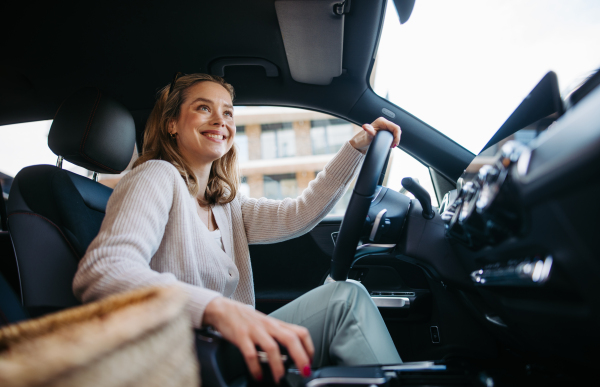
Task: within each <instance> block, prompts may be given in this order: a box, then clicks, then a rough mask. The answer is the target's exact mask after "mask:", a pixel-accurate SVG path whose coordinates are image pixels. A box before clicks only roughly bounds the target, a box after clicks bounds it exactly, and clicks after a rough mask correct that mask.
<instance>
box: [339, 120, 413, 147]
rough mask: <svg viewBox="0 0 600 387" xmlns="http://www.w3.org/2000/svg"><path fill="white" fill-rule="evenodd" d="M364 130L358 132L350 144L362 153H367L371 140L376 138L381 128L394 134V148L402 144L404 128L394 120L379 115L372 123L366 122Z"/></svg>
mask: <svg viewBox="0 0 600 387" xmlns="http://www.w3.org/2000/svg"><path fill="white" fill-rule="evenodd" d="M362 128H363V131H362V132H359V133H357V134H356V135H355V136H354V137H352V139H351V140H350V145H352V146H353V147H354V148H355V149H357V150H359V151H361V152H362V153H366V151H367V149H368V148H369V145H371V141H373V138H375V135H376V134H377V132H378V131H380V130H387V131H388V132H391V133H392V134H393V135H394V141H392V148H395V147H397V146H398V144H400V136H401V134H402V130H401V129H400V127H399V126H398V125H396V124H394V123H393V122H391V121H389V120H387V119H385V118H383V117H379V118H378V119H376V120H375V121H373V123H371V124H364V125H363V126H362Z"/></svg>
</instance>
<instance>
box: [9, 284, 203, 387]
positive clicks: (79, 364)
mask: <svg viewBox="0 0 600 387" xmlns="http://www.w3.org/2000/svg"><path fill="white" fill-rule="evenodd" d="M186 299H187V296H186V295H185V293H184V292H183V291H182V290H181V289H180V288H179V287H177V286H173V287H167V288H146V289H140V290H135V291H132V292H128V293H124V294H118V295H115V296H111V297H108V298H106V299H104V300H101V301H99V302H95V303H92V304H88V305H83V306H80V307H76V308H72V309H68V310H65V311H62V312H59V313H55V314H51V315H47V316H44V317H42V318H39V319H34V320H28V321H24V322H21V323H19V324H15V325H10V326H7V327H4V328H3V329H0V386H3V387H33V386H53V387H54V386H61V387H62V386H64V387H71V386H72V387H82V386H94V387H105V386H106V387H108V386H111V387H113V386H144V387H154V386H157V387H158V386H161V387H163V386H174V387H179V386H194V387H196V386H199V384H200V381H199V368H198V367H199V366H198V362H197V359H196V354H195V349H194V339H193V330H192V326H191V321H190V317H189V315H188V314H187V312H186V310H185V305H186Z"/></svg>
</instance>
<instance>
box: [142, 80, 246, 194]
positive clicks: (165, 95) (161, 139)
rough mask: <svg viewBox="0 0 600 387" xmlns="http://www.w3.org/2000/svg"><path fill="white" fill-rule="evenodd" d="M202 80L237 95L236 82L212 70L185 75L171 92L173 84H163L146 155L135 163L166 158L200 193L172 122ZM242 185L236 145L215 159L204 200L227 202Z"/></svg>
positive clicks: (146, 135) (150, 124) (148, 129)
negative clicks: (171, 131) (226, 79)
mask: <svg viewBox="0 0 600 387" xmlns="http://www.w3.org/2000/svg"><path fill="white" fill-rule="evenodd" d="M199 82H214V83H217V84H219V85H221V86H223V87H224V88H225V90H227V91H228V92H229V94H230V95H231V100H232V101H233V98H234V96H235V93H234V90H233V86H231V85H230V84H229V83H227V82H225V80H224V79H223V78H221V77H217V76H214V75H208V74H190V75H183V76H181V77H180V78H178V79H177V80H176V81H175V84H174V85H173V89H172V90H171V91H170V92H169V89H170V87H171V85H170V84H169V85H167V86H165V87H163V88H162V89H161V90H160V91H159V92H158V98H157V101H156V104H155V105H154V109H152V112H151V113H150V117H149V118H148V122H147V123H146V130H145V132H144V146H143V148H142V155H141V156H140V157H139V158H138V159H137V160H136V162H135V163H134V165H133V167H134V168H135V167H137V166H138V165H140V164H142V163H144V162H146V161H148V160H165V161H168V162H170V163H171V164H173V165H174V166H175V168H177V170H178V171H179V174H180V175H181V177H182V178H183V180H185V182H186V184H187V187H188V190H189V191H190V194H191V195H192V196H194V197H196V196H197V195H198V193H199V192H198V190H199V188H198V181H197V180H196V176H195V175H194V173H193V171H192V169H191V168H190V166H189V164H188V163H187V162H186V160H185V159H184V157H183V156H182V155H181V153H180V152H179V147H178V146H177V141H176V139H173V138H171V136H170V135H169V128H168V127H169V123H170V122H172V121H173V120H177V119H178V118H179V112H180V110H181V105H182V104H183V102H184V101H185V99H186V97H187V90H188V89H189V88H190V87H192V86H193V85H195V84H196V83H199ZM238 188H239V172H238V163H237V151H236V148H235V145H233V146H232V147H231V149H230V150H229V151H228V152H227V153H226V154H225V155H223V156H222V157H221V158H220V159H218V160H215V161H214V162H213V163H212V166H211V168H210V175H209V178H208V184H207V185H206V191H205V192H204V197H203V200H202V198H199V201H200V202H202V203H203V204H209V205H213V204H225V203H229V202H231V201H232V200H233V199H234V198H235V196H236V195H237V191H238Z"/></svg>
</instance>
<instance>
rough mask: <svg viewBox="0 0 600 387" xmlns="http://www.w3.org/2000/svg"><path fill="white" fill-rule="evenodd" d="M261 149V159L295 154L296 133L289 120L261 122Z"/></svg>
mask: <svg viewBox="0 0 600 387" xmlns="http://www.w3.org/2000/svg"><path fill="white" fill-rule="evenodd" d="M261 130H262V132H261V136H260V142H261V149H262V158H263V159H277V158H281V157H293V156H295V155H296V134H295V133H294V128H293V126H292V123H291V122H282V123H273V124H262V125H261Z"/></svg>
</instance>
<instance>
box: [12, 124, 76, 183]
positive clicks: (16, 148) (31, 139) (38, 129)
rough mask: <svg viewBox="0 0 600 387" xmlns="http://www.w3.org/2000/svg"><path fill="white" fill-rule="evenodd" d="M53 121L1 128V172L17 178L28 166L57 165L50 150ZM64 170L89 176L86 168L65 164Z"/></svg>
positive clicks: (54, 156)
mask: <svg viewBox="0 0 600 387" xmlns="http://www.w3.org/2000/svg"><path fill="white" fill-rule="evenodd" d="M51 123H52V121H51V120H48V121H37V122H27V123H24V124H15V125H5V126H0V172H3V173H6V174H7V175H10V176H15V175H16V174H17V172H19V171H20V170H21V168H23V167H26V166H28V165H36V164H50V165H55V164H56V159H57V156H56V155H55V154H54V153H52V151H51V150H50V148H48V131H49V130H50V124H51ZM63 168H64V169H66V170H69V171H72V172H75V173H78V174H80V175H87V171H86V170H85V169H84V168H81V167H78V166H76V165H73V164H71V163H69V162H67V161H65V162H63Z"/></svg>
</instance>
